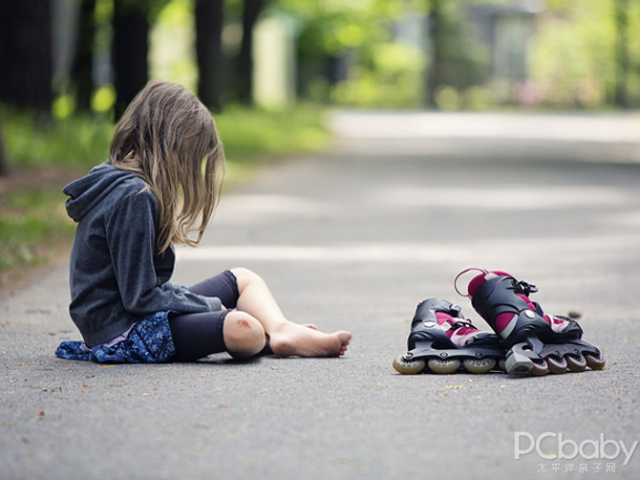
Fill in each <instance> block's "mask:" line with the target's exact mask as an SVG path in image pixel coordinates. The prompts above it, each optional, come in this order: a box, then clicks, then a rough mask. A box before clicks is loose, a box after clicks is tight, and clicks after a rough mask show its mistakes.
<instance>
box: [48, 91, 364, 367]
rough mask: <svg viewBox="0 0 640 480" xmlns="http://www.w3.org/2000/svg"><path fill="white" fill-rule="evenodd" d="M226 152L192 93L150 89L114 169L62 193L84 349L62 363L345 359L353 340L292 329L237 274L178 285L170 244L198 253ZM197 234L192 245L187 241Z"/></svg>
mask: <svg viewBox="0 0 640 480" xmlns="http://www.w3.org/2000/svg"><path fill="white" fill-rule="evenodd" d="M224 164H225V159H224V153H223V149H222V143H221V142H220V139H219V138H218V134H217V132H216V128H215V124H214V121H213V118H212V117H211V114H210V113H209V111H208V110H207V109H206V108H205V107H204V105H202V103H200V102H199V101H198V99H197V98H196V97H195V96H194V95H193V94H192V93H190V92H189V91H187V90H186V89H185V88H183V87H181V86H179V85H176V84H173V83H169V82H151V83H149V84H148V85H147V86H146V87H145V88H144V89H143V90H142V91H141V92H140V93H139V94H138V95H137V96H136V98H135V99H134V100H133V101H132V102H131V104H130V105H129V107H128V108H127V110H126V112H125V114H124V116H123V117H122V119H121V120H120V122H119V123H118V125H117V127H116V130H115V134H114V137H113V141H112V143H111V147H110V150H109V160H108V161H107V162H105V163H104V164H102V165H99V166H98V167H95V168H94V169H93V170H91V172H90V173H89V174H88V175H87V176H86V177H84V178H81V179H80V180H77V181H75V182H73V183H71V184H69V185H67V186H66V187H65V189H64V193H65V194H67V195H69V197H70V198H69V199H68V200H67V202H66V207H67V212H68V214H69V216H70V217H71V218H73V219H74V220H75V221H76V222H78V227H77V230H76V235H75V239H74V243H73V248H72V251H71V263H70V283H71V297H72V300H71V305H70V307H69V311H70V314H71V318H72V319H73V321H74V323H75V324H76V326H77V327H78V329H79V330H80V333H81V334H82V337H83V339H84V342H63V343H62V344H61V345H60V346H59V347H58V350H57V351H56V354H57V355H58V356H59V357H62V358H71V359H84V360H93V361H96V362H164V361H169V360H177V361H192V360H196V359H198V358H201V357H205V356H207V355H210V354H212V353H218V352H223V351H227V352H229V354H231V355H232V356H233V357H239V358H243V357H250V356H252V355H256V354H258V353H260V352H261V351H263V350H265V349H266V348H268V349H270V350H271V351H272V352H273V353H274V354H276V355H280V356H291V355H297V356H303V357H311V356H340V355H344V353H345V352H346V350H347V346H348V344H349V340H350V339H351V334H350V333H349V332H346V331H337V332H334V333H332V334H326V333H322V332H319V331H317V330H316V329H315V327H314V326H313V325H306V326H303V325H298V324H295V323H292V322H290V321H288V320H287V319H286V318H285V317H284V315H283V314H282V312H281V310H280V308H279V307H278V305H277V303H276V302H275V300H274V298H273V296H272V295H271V293H270V291H269V288H268V287H267V285H266V284H265V282H264V281H263V280H262V279H261V278H260V277H259V276H258V275H256V274H255V273H253V272H251V271H249V270H247V269H244V268H236V269H233V270H227V271H225V272H223V273H221V274H219V275H216V276H214V277H211V278H209V279H207V280H204V281H203V282H201V283H198V284H197V285H194V286H192V287H189V288H184V287H179V286H176V285H173V284H172V283H170V282H169V279H170V277H171V274H172V272H173V268H174V263H175V254H174V251H173V247H172V245H173V244H184V245H190V246H195V245H196V244H198V243H199V241H200V239H201V238H202V234H203V233H204V230H205V228H206V226H207V224H208V222H209V220H210V219H211V215H212V213H213V211H214V208H215V207H216V205H217V203H218V199H219V194H220V188H221V184H222V181H221V177H222V176H223V172H224ZM193 233H195V234H196V238H195V239H193V238H192V237H191V236H190V234H193Z"/></svg>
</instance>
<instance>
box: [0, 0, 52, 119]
mask: <svg viewBox="0 0 640 480" xmlns="http://www.w3.org/2000/svg"><path fill="white" fill-rule="evenodd" d="M51 21H52V20H51V0H29V1H20V0H19V1H7V2H3V3H2V6H1V7H0V65H1V67H0V68H1V69H2V73H1V74H0V99H2V100H3V101H4V102H6V103H7V104H10V105H14V106H16V107H21V108H29V109H33V110H35V111H37V112H40V113H44V114H46V115H49V114H50V113H51V102H52V100H53V93H52V90H51V81H52V77H53V61H52V55H51V36H52V28H51Z"/></svg>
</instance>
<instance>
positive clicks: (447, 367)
mask: <svg viewBox="0 0 640 480" xmlns="http://www.w3.org/2000/svg"><path fill="white" fill-rule="evenodd" d="M427 365H428V366H429V370H431V371H432V372H433V373H437V374H440V375H447V374H449V373H454V372H456V371H457V370H458V369H459V368H460V360H455V359H450V360H440V359H439V358H432V359H431V360H429V361H428V362H427Z"/></svg>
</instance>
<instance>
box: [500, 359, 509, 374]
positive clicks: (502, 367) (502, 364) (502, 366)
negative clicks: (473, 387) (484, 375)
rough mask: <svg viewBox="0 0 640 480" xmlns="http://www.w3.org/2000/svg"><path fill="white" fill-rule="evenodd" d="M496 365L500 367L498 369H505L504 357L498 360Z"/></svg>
mask: <svg viewBox="0 0 640 480" xmlns="http://www.w3.org/2000/svg"><path fill="white" fill-rule="evenodd" d="M498 367H500V370H502V371H504V372H506V371H507V363H506V361H505V359H504V358H501V359H500V361H499V362H498Z"/></svg>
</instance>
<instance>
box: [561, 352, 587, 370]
mask: <svg viewBox="0 0 640 480" xmlns="http://www.w3.org/2000/svg"><path fill="white" fill-rule="evenodd" d="M564 358H565V360H566V361H567V366H568V367H569V370H571V371H572V372H584V371H585V369H586V368H587V361H586V360H585V358H584V357H583V356H582V355H567V356H565V357H564Z"/></svg>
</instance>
